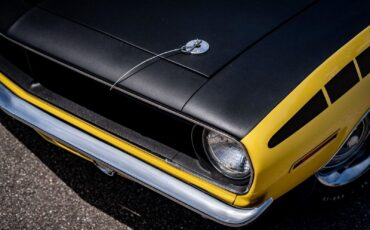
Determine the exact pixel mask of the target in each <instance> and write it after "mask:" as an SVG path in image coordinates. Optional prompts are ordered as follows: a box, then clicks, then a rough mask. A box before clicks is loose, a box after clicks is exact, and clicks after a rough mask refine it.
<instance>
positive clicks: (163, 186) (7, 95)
mask: <svg viewBox="0 0 370 230" xmlns="http://www.w3.org/2000/svg"><path fill="white" fill-rule="evenodd" d="M0 108H1V109H2V110H4V111H5V112H7V113H8V114H9V115H11V116H13V117H14V118H16V119H18V120H20V121H21V122H23V123H25V124H27V125H29V126H31V127H32V128H34V129H37V130H39V131H41V132H43V133H45V134H46V135H48V136H51V137H53V138H55V139H56V140H58V141H60V142H61V143H63V144H65V145H67V146H69V147H71V148H73V149H75V150H76V151H78V152H81V153H83V154H84V155H86V156H88V157H89V158H91V159H93V160H94V161H96V162H97V163H100V164H102V165H105V166H107V167H109V168H111V169H112V170H114V171H116V172H117V173H119V174H122V175H124V176H125V177H130V178H131V179H132V180H134V181H136V182H138V183H140V184H142V185H144V186H146V187H148V188H150V189H152V190H154V191H156V192H158V193H160V194H162V195H164V196H166V197H168V198H169V199H171V200H174V201H176V202H177V203H179V204H181V205H183V206H185V207H187V208H189V209H191V210H193V211H195V212H197V213H199V214H201V215H202V216H204V217H208V218H210V219H212V220H214V221H217V222H219V223H221V224H225V225H229V226H241V225H246V224H248V223H250V222H252V221H253V220H255V219H256V218H257V217H258V216H260V215H261V214H262V213H263V212H264V211H265V210H266V209H267V208H268V207H269V206H270V205H271V203H272V201H273V199H272V198H270V199H268V200H266V201H265V202H264V203H263V204H261V205H260V206H259V207H253V208H238V207H233V206H231V205H228V204H226V203H224V202H222V201H220V200H218V199H216V198H214V197H212V196H210V195H208V194H206V193H204V192H202V191H200V190H198V189H197V188H195V187H193V186H191V185H189V184H187V183H184V182H182V181H180V180H178V179H176V178H175V177H172V176H170V175H168V174H167V173H165V172H163V171H161V170H159V169H157V168H155V167H153V166H151V165H148V164H146V163H144V162H143V161H141V160H139V159H137V158H135V157H133V156H131V155H130V154H128V153H125V152H123V151H121V150H119V149H117V148H115V147H113V146H111V145H109V144H107V143H105V142H103V141H101V140H99V139H97V138H95V137H93V136H91V135H88V134H87V133H85V132H83V131H81V130H79V129H77V128H75V127H73V126H71V125H69V124H68V123H65V122H63V121H61V120H59V119H57V118H55V117H53V116H52V115H50V114H48V113H46V112H44V111H42V110H40V109H38V108H37V107H35V106H33V105H31V104H30V103H28V102H26V101H24V100H23V99H21V98H19V97H17V96H16V95H14V94H13V93H12V92H11V91H10V90H8V89H7V88H6V87H5V86H3V85H1V84H0Z"/></svg>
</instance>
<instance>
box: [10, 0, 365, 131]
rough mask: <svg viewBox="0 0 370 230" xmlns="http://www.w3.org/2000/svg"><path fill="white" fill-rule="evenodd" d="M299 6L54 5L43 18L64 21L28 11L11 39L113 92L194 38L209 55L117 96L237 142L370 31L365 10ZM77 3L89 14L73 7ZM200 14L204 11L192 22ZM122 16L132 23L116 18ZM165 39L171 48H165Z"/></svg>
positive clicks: (152, 72)
mask: <svg viewBox="0 0 370 230" xmlns="http://www.w3.org/2000/svg"><path fill="white" fill-rule="evenodd" d="M297 2H298V1H292V2H291V3H290V4H285V5H284V4H277V3H276V5H274V6H275V7H273V10H271V4H272V3H271V2H261V1H256V2H255V3H249V2H248V3H247V2H244V1H243V2H221V1H215V2H212V3H209V2H208V3H207V7H206V8H205V6H204V5H202V4H204V3H200V5H199V6H197V7H195V8H196V9H193V8H191V9H190V10H188V11H184V8H183V7H180V8H179V7H178V8H176V7H175V6H176V4H177V3H174V2H170V3H168V4H167V5H166V6H163V7H162V5H161V4H156V3H152V2H146V3H145V2H144V1H142V2H135V3H133V2H129V3H130V4H137V5H136V7H135V9H134V10H133V11H132V10H131V11H130V12H128V11H129V9H132V8H130V7H132V6H131V5H130V4H128V3H127V5H125V7H123V6H122V5H121V4H124V3H122V1H112V2H109V3H106V2H104V3H101V4H100V3H98V2H96V1H89V2H88V3H87V2H85V1H83V0H79V1H74V2H72V1H59V0H50V1H47V2H46V3H45V4H43V5H42V8H44V9H45V8H47V10H48V11H52V12H54V13H57V14H63V15H62V17H64V19H62V18H59V17H58V16H55V15H53V14H51V13H47V12H45V11H44V10H42V9H37V10H33V11H32V12H30V13H29V14H28V15H26V16H25V17H23V18H22V19H21V20H19V21H18V22H17V23H16V24H14V25H13V27H12V28H11V30H10V31H9V33H8V36H11V37H12V38H14V39H16V40H19V41H21V42H23V43H25V44H28V45H30V46H32V47H34V48H36V49H38V50H40V51H42V52H44V53H48V54H49V55H50V56H53V57H56V58H57V59H59V60H62V61H63V62H65V63H67V64H70V65H72V66H74V67H77V68H79V69H81V70H83V71H85V72H88V73H90V74H93V75H95V76H97V77H98V78H100V79H102V80H106V81H107V82H110V83H111V82H113V81H114V80H116V79H117V78H118V77H119V76H120V75H121V74H123V73H124V72H125V71H127V70H128V69H129V68H130V67H132V66H134V65H135V64H137V63H138V62H140V61H142V60H144V59H145V58H148V57H150V56H151V55H150V52H147V51H148V50H149V51H151V52H159V51H163V50H166V49H167V48H168V47H170V48H173V46H174V45H175V44H178V42H179V40H189V39H191V38H193V36H194V34H192V32H193V31H195V32H196V33H195V34H200V35H199V37H200V38H203V39H206V40H207V41H208V42H210V44H211V51H210V52H209V53H207V54H205V55H203V56H199V57H190V56H188V57H185V56H183V57H180V56H181V55H175V56H173V57H171V60H176V62H178V64H174V63H173V62H171V61H166V60H160V61H157V62H155V63H153V64H151V65H149V66H147V67H146V68H144V69H142V70H140V71H138V72H136V73H135V74H134V75H132V76H131V77H130V78H128V79H127V80H125V81H123V82H121V84H120V87H122V88H124V89H128V90H129V91H130V92H133V93H135V94H137V95H138V96H139V97H143V98H146V99H149V100H151V101H153V102H154V103H157V104H159V105H163V106H165V107H166V108H170V109H172V110H174V111H177V112H179V113H181V112H182V113H183V114H184V115H186V116H190V117H192V118H194V119H196V120H200V121H202V122H204V123H207V124H209V125H211V126H213V127H215V128H218V129H220V130H223V131H225V132H227V133H229V134H231V135H233V136H235V137H237V138H242V137H244V136H245V135H246V134H247V133H248V132H249V131H250V130H251V129H253V128H254V127H255V126H256V125H257V124H258V123H259V122H260V121H261V120H262V119H263V118H264V117H265V116H266V115H267V114H268V113H269V112H270V111H271V110H272V109H273V108H274V107H275V106H276V105H277V104H278V103H279V102H280V101H281V100H283V99H284V97H286V96H287V95H288V94H289V93H290V92H291V91H292V90H293V89H294V88H295V87H296V86H297V85H298V84H299V83H300V82H302V80H304V79H305V78H306V77H307V76H308V75H309V74H310V73H311V72H312V71H313V70H314V69H316V68H317V67H318V66H319V65H320V64H321V63H322V62H323V61H325V60H326V59H327V58H328V57H330V56H331V55H332V54H333V53H334V52H335V51H337V50H338V49H339V48H340V47H342V46H343V45H344V44H346V43H347V42H348V41H349V40H351V39H352V38H353V37H354V36H356V35H357V34H358V33H359V32H361V31H362V30H363V29H364V28H366V27H367V26H368V25H369V24H370V14H369V12H370V2H369V1H366V0H355V1H350V0H339V1H334V0H328V1H319V2H317V3H315V4H312V5H310V6H309V7H307V8H305V7H304V6H306V5H307V4H305V5H304V6H303V5H300V4H301V3H297ZM76 3H81V4H82V3H85V5H83V4H82V5H80V6H79V7H74V6H76ZM116 4H117V5H116ZM243 4H245V5H243ZM248 4H249V5H248ZM114 6H116V7H114ZM149 6H152V8H148V7H149ZM181 6H183V5H181ZM269 7H270V8H269ZM81 9H83V10H81ZM153 9H155V10H153ZM166 9H171V10H174V11H169V12H167V11H166ZM200 9H207V10H204V11H202V13H203V14H202V15H201V17H200V16H199V17H198V15H199V10H200ZM302 9H304V10H302ZM299 10H302V11H299ZM126 11H127V15H130V17H126V16H127V15H126V16H122V15H120V13H122V12H126ZM184 12H186V15H184ZM197 12H198V13H197ZM297 12H300V13H299V15H295V17H294V18H290V19H289V20H288V21H286V23H283V24H281V25H280V26H279V27H278V28H275V27H276V26H278V24H279V23H280V22H282V21H284V19H288V18H289V16H292V15H294V14H295V13H297ZM158 15H159V16H158ZM175 16H176V17H175ZM66 18H72V19H73V20H75V22H73V21H69V20H67V19H66ZM189 18H191V20H190V19H189ZM197 18H202V19H204V20H196V19H197ZM123 19H125V20H124V21H123ZM246 19H248V20H246ZM76 21H78V22H76ZM245 21H247V22H246V23H245ZM272 21H274V23H272ZM108 22H110V23H108ZM190 22H191V25H192V26H190V24H189V23H190ZM79 23H83V24H86V25H88V27H93V28H87V27H84V26H82V25H80V24H79ZM221 25H229V26H225V27H223V26H221ZM244 25H245V26H244ZM233 26H236V27H233ZM215 27H217V28H219V29H214V28H215ZM138 28H139V29H138ZM135 29H136V30H135ZM198 32H199V33H198ZM200 32H202V33H204V34H202V33H200ZM267 32H268V35H267V36H263V35H264V34H265V33H267ZM163 38H169V39H166V40H165V42H162V40H163ZM235 41H237V42H235ZM253 42H255V43H253ZM129 43H133V44H131V45H130V44H129ZM242 43H243V45H240V44H242ZM251 44H253V45H252V46H250V47H249V46H248V45H251ZM221 47H222V48H221ZM145 49H148V50H147V51H145ZM216 51H217V52H216ZM213 52H216V53H213ZM188 58H190V59H191V60H190V59H189V60H187V59H188ZM185 59H186V60H185ZM199 60H202V61H199ZM230 61H231V62H230ZM182 64H184V65H186V67H181V65H182ZM224 65H225V66H224ZM198 67H199V68H198ZM194 70H195V71H200V72H204V73H206V77H208V75H209V76H210V78H209V79H207V78H206V77H205V76H204V75H202V74H196V72H194ZM214 71H215V72H214ZM213 72H214V74H213V75H212V76H211V75H210V74H211V73H213ZM312 96H313V95H312Z"/></svg>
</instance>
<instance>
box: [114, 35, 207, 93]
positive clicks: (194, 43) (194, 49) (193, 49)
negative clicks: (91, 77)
mask: <svg viewBox="0 0 370 230" xmlns="http://www.w3.org/2000/svg"><path fill="white" fill-rule="evenodd" d="M208 50H209V44H208V42H206V41H204V40H201V39H194V40H191V41H189V42H188V43H186V45H184V46H181V47H180V48H177V49H173V50H168V51H165V52H163V53H160V54H157V55H155V56H153V57H150V58H148V59H146V60H144V61H142V62H140V63H139V64H137V65H135V66H134V67H132V68H131V69H129V70H128V71H127V72H126V73H124V74H123V75H122V76H121V77H120V78H118V80H117V81H115V82H114V84H113V85H112V86H111V87H110V90H112V89H114V87H115V86H116V85H117V84H118V83H119V82H121V81H122V80H125V78H126V77H127V76H128V75H129V74H130V73H132V72H133V71H134V70H135V69H137V68H139V67H140V66H142V65H144V64H145V63H147V62H149V61H151V60H154V59H156V58H165V57H164V56H165V55H168V54H171V53H176V52H181V53H183V54H191V55H200V54H204V53H206V52H207V51H208Z"/></svg>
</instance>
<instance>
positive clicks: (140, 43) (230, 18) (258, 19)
mask: <svg viewBox="0 0 370 230" xmlns="http://www.w3.org/2000/svg"><path fill="white" fill-rule="evenodd" d="M310 2H312V0H301V1H292V0H283V1H271V0H259V1H245V0H235V1H193V0H176V1H173V0H165V1H153V0H144V1H137V0H129V1H122V0H109V1H94V0H74V1H65V0H48V1H46V2H45V3H44V4H42V7H44V8H45V9H47V10H50V11H51V12H54V13H57V14H59V15H63V16H64V17H67V18H70V19H73V20H75V21H77V22H79V23H81V24H84V25H87V26H89V27H92V28H94V29H96V30H99V31H102V32H104V33H107V34H109V35H111V36H113V37H116V38H118V39H120V40H122V41H124V42H127V43H128V44H131V45H133V46H135V47H138V48H140V49H142V50H146V51H149V52H152V53H161V52H163V51H166V50H169V49H174V48H176V47H179V46H181V45H185V43H186V42H187V41H190V40H192V39H195V38H201V39H204V40H206V41H208V42H209V43H210V45H211V49H210V51H209V52H208V53H207V54H206V55H203V56H201V57H200V56H186V55H176V56H174V57H172V58H171V60H173V61H175V62H176V63H178V64H180V65H183V66H186V67H187V68H190V69H193V70H194V71H196V72H198V73H200V74H202V75H204V76H206V77H210V76H211V75H212V74H213V73H215V72H216V71H217V70H219V69H220V68H222V67H223V66H225V65H226V64H227V63H229V62H230V61H231V60H232V59H233V58H235V57H236V56H237V55H238V54H240V53H242V52H243V51H244V50H245V49H246V48H247V47H249V46H250V45H251V44H253V43H254V42H256V41H257V40H258V39H260V38H261V37H262V36H264V35H265V34H267V33H268V32H270V31H271V30H273V29H274V28H276V27H277V26H278V25H279V24H281V23H282V22H284V21H285V20H287V19H288V18H290V17H292V16H293V15H295V14H296V13H297V12H299V11H300V10H302V9H304V8H305V7H306V6H307V5H308V4H309V3H310Z"/></svg>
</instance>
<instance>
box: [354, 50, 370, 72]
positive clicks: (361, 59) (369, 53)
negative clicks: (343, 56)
mask: <svg viewBox="0 0 370 230" xmlns="http://www.w3.org/2000/svg"><path fill="white" fill-rule="evenodd" d="M356 60H357V63H358V66H359V68H360V71H361V74H362V77H366V76H368V75H369V73H370V47H369V48H367V49H366V50H365V51H364V52H362V53H361V54H360V55H359V56H358V57H357V58H356Z"/></svg>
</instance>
